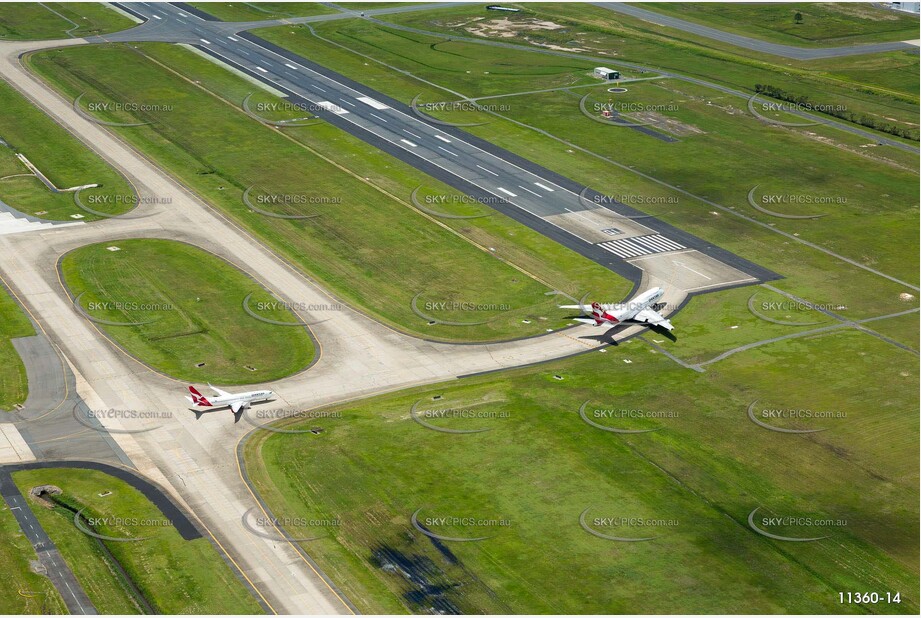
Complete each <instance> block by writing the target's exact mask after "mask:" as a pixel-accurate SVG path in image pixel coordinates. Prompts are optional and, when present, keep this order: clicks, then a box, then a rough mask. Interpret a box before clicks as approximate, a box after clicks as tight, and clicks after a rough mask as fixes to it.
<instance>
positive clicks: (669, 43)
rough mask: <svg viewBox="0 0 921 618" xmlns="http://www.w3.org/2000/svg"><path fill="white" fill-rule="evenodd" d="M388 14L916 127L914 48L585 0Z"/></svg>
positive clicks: (396, 20)
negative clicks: (679, 20) (808, 56)
mask: <svg viewBox="0 0 921 618" xmlns="http://www.w3.org/2000/svg"><path fill="white" fill-rule="evenodd" d="M816 6H819V5H816ZM737 10H741V9H740V7H737ZM382 21H384V22H390V23H393V24H399V25H402V26H408V27H411V28H418V29H420V30H421V31H423V32H435V33H442V34H444V35H448V36H464V37H472V38H481V39H483V40H487V39H492V40H494V41H498V42H501V43H503V44H507V43H515V44H519V45H521V46H522V48H523V49H530V50H531V51H532V53H541V54H545V55H547V54H549V55H553V54H555V53H557V52H562V53H566V54H569V55H570V57H572V56H575V57H578V56H581V55H585V56H586V57H587V59H589V58H593V59H594V61H595V62H597V61H599V60H601V61H603V62H604V64H609V63H610V64H613V65H615V66H613V67H612V68H615V69H616V68H619V67H620V63H621V62H629V63H639V64H641V65H642V66H644V67H649V68H651V69H653V70H666V71H676V72H678V73H680V74H683V75H686V76H689V77H694V78H700V79H703V80H707V81H708V82H711V83H716V84H720V85H724V86H730V87H732V88H736V89H739V90H742V91H745V92H753V91H754V86H755V84H759V83H760V84H773V85H776V86H778V87H781V88H783V89H784V90H787V91H791V92H796V93H797V94H808V95H809V96H810V97H811V98H814V99H818V100H821V101H823V102H829V101H834V102H835V103H841V102H846V104H847V109H848V110H850V111H853V112H867V113H873V114H881V113H883V114H884V116H885V117H887V118H894V119H895V120H896V121H898V122H900V123H901V124H902V126H905V127H914V128H917V127H916V119H915V115H916V114H915V111H916V109H917V104H918V79H919V78H918V55H917V54H913V53H911V52H908V51H900V52H889V53H881V54H873V55H869V56H856V57H848V58H827V59H820V60H811V61H795V60H788V59H784V58H778V57H777V56H772V55H769V54H759V53H756V52H751V51H748V50H742V49H740V48H738V47H735V46H732V45H729V44H724V43H720V42H717V41H714V40H712V39H708V38H703V37H697V36H695V35H691V34H688V33H685V32H681V31H678V30H669V35H668V36H666V35H665V34H663V32H662V29H661V28H659V27H657V26H654V25H653V24H650V23H648V22H645V21H642V20H639V19H635V18H632V17H629V16H626V15H621V14H618V13H614V12H612V11H610V10H607V9H605V8H603V7H598V6H591V5H587V4H581V3H580V4H574V3H540V4H532V5H528V6H527V8H526V10H525V11H524V12H523V13H521V14H519V15H516V16H514V17H508V16H504V17H503V18H497V17H495V16H489V15H486V16H484V14H483V11H481V10H480V9H479V8H478V7H470V6H468V7H464V6H461V7H450V8H445V9H441V10H436V11H426V12H424V13H408V14H401V15H387V16H384V17H383V18H382ZM507 22H508V23H507ZM342 26H343V23H342V22H339V23H337V24H327V25H320V26H318V28H317V29H318V32H334V31H336V30H338V29H339V28H340V27H342ZM295 31H297V28H295ZM279 32H281V30H280V29H279ZM626 68H629V67H626ZM915 141H917V138H916V140H915Z"/></svg>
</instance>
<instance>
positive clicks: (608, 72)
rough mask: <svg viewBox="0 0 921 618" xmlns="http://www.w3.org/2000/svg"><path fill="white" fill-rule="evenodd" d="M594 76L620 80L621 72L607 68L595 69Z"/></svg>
mask: <svg viewBox="0 0 921 618" xmlns="http://www.w3.org/2000/svg"><path fill="white" fill-rule="evenodd" d="M592 75H594V76H595V77H597V78H599V79H620V71H615V70H614V69H608V68H606V67H595V70H594V71H593V72H592Z"/></svg>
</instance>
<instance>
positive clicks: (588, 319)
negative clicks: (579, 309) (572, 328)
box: [572, 318, 598, 326]
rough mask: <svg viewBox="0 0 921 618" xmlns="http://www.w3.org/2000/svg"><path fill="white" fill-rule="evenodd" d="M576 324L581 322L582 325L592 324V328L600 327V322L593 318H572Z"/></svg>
mask: <svg viewBox="0 0 921 618" xmlns="http://www.w3.org/2000/svg"><path fill="white" fill-rule="evenodd" d="M572 320H573V321H574V322H581V323H582V324H590V325H591V326H598V322H597V321H596V320H593V319H591V318H572Z"/></svg>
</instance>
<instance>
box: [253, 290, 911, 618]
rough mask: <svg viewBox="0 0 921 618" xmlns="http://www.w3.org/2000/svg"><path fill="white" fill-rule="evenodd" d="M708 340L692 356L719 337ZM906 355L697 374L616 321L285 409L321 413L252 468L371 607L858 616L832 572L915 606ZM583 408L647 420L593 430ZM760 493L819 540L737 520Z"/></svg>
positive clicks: (873, 346)
mask: <svg viewBox="0 0 921 618" xmlns="http://www.w3.org/2000/svg"><path fill="white" fill-rule="evenodd" d="M735 292H736V291H730V292H721V293H718V294H713V295H708V296H707V297H706V299H705V300H707V301H710V300H711V299H717V297H719V296H721V295H726V294H731V293H735ZM701 300H704V299H695V300H693V301H692V303H691V304H692V307H691V308H689V311H695V310H694V307H693V305H695V304H696V303H698V302H701ZM719 309H720V308H715V307H713V306H708V305H703V306H701V307H700V308H699V309H698V310H696V311H697V313H695V317H696V318H702V319H711V320H713V319H718V316H719V315H721V314H720V312H719ZM717 329H718V327H717ZM710 342H711V344H710V346H709V347H707V348H706V351H707V354H708V355H715V354H716V353H717V352H718V351H720V350H723V349H725V348H726V347H730V346H731V345H732V344H731V343H729V341H728V340H720V339H719V338H717V337H711V338H710ZM676 353H677V354H679V355H682V352H681V351H676ZM601 359H603V360H601ZM625 361H629V363H628V362H625ZM599 362H602V363H603V365H602V366H599ZM916 365H917V363H916V362H915V357H914V356H912V355H911V354H909V353H907V352H905V351H903V350H900V349H898V348H896V347H894V346H891V345H889V344H886V343H884V342H881V341H879V340H877V339H874V338H872V337H869V336H867V335H865V334H862V333H859V332H857V331H853V330H850V331H847V332H838V333H830V334H826V335H823V336H817V337H811V338H808V339H799V340H791V341H786V342H778V343H775V344H770V345H768V346H765V347H761V348H758V349H756V350H752V351H748V352H744V353H740V354H737V355H734V356H732V357H729V358H727V359H726V360H724V361H720V362H719V363H718V364H715V365H711V366H709V367H708V368H707V371H706V372H705V373H696V372H693V371H690V370H688V369H685V368H682V367H680V366H679V365H677V364H675V363H674V362H673V361H671V360H669V359H667V358H666V357H665V356H663V355H661V354H657V353H655V352H654V351H653V350H652V349H650V347H649V346H648V345H647V344H646V343H644V342H642V341H640V340H631V341H629V342H627V343H624V344H621V346H619V347H618V348H617V349H611V350H609V351H608V352H606V353H605V354H603V355H602V354H598V353H594V354H590V355H584V356H581V357H577V358H573V359H567V360H565V361H561V362H555V363H552V364H547V365H544V366H543V367H542V368H539V369H538V370H537V371H535V370H533V369H528V370H518V371H512V372H504V373H501V374H493V375H490V376H480V377H476V378H470V379H464V380H462V381H460V382H457V383H452V384H448V385H441V386H433V387H427V388H420V389H413V390H410V391H403V392H401V393H397V394H393V395H387V396H382V397H377V398H374V399H369V400H365V401H361V402H357V403H352V404H347V405H342V406H337V407H335V408H329V409H326V410H325V412H326V414H324V415H321V414H320V413H319V411H318V413H317V415H316V417H315V418H312V419H311V420H310V422H309V423H304V422H303V421H301V422H300V423H290V424H287V425H285V429H289V430H290V429H304V430H306V429H309V428H316V427H320V428H321V429H322V432H320V433H304V434H301V435H293V434H277V433H271V432H261V433H257V434H255V435H254V436H253V437H252V438H251V439H250V441H249V442H248V443H247V444H246V447H245V449H246V451H245V457H246V465H247V470H248V472H249V475H250V478H251V479H253V481H254V483H255V486H256V488H257V489H258V491H259V492H260V494H261V496H262V497H263V498H264V499H266V500H267V501H268V503H269V505H270V506H271V508H272V510H273V513H274V514H275V516H276V517H278V518H279V520H280V521H283V522H294V523H292V524H291V525H289V526H288V528H287V529H288V532H289V533H290V534H291V535H292V536H294V537H320V538H319V539H318V540H314V541H309V542H305V543H304V548H305V550H306V551H308V552H309V553H310V555H311V556H312V557H313V558H314V559H315V560H317V561H318V562H319V563H320V565H321V566H322V567H323V569H324V570H325V571H326V572H327V574H328V575H330V576H331V577H332V579H333V580H334V581H335V582H336V583H337V585H339V586H340V587H342V588H343V590H344V592H345V593H346V595H347V596H348V597H349V598H350V599H351V600H352V601H353V602H355V603H356V604H357V605H358V607H359V609H360V610H362V611H364V612H369V613H390V612H401V611H412V612H419V611H423V610H430V609H431V608H433V607H434V608H436V609H438V610H442V611H455V612H460V613H538V614H539V613H594V614H603V613H629V612H631V611H636V608H637V607H642V608H643V611H646V612H650V613H672V612H679V613H680V612H688V611H690V612H692V613H719V612H724V611H743V612H750V613H818V614H825V613H831V614H836V613H841V612H844V613H862V612H864V611H866V610H867V608H866V607H861V606H848V605H841V604H840V603H839V598H838V591H841V590H851V589H854V590H863V589H872V588H873V587H874V586H878V585H880V584H879V582H885V584H884V588H885V590H881V591H880V592H886V591H889V592H893V593H894V592H901V603H900V604H892V605H887V606H886V607H885V611H887V612H892V613H914V612H916V611H917V607H918V597H917V582H918V564H917V544H918V533H917V521H918V493H917V456H916V455H917V448H918V420H917V413H916V412H917V411H916V408H917V398H916V384H917V379H918V375H917V367H916ZM880 366H885V367H889V369H887V370H886V371H884V372H881V373H876V374H875V375H876V376H877V378H878V379H874V381H872V382H871V383H867V381H866V380H864V379H863V378H862V376H863V375H865V372H866V371H873V367H880ZM778 385H782V386H778ZM691 392H692V393H694V397H693V398H692V399H689V398H688V393H691ZM752 402H756V407H757V410H756V414H757V417H756V418H758V419H759V420H761V421H762V422H764V423H768V424H772V425H774V426H776V427H779V428H783V429H797V430H810V429H824V431H822V432H819V433H813V434H802V435H792V434H785V433H780V432H776V431H772V430H770V429H767V428H765V427H762V426H759V425H757V424H756V423H754V422H752V421H751V420H750V419H749V418H748V416H747V409H748V407H749V406H750V405H751V404H752ZM414 404H415V405H414ZM583 404H585V407H584V408H583V407H582V406H583ZM580 409H582V410H583V412H584V416H585V418H587V419H588V421H591V422H592V423H594V424H595V425H600V426H601V427H605V428H608V429H617V430H629V431H638V430H640V431H641V430H654V431H648V432H646V433H633V434H617V433H613V432H611V431H605V430H603V429H601V428H599V427H598V426H593V425H592V424H590V423H589V422H587V421H586V420H585V418H580ZM806 411H808V412H809V413H810V414H809V415H807V414H805V412H806ZM419 421H422V422H419ZM423 423H425V424H426V425H428V426H425V425H423ZM432 426H434V427H437V428H439V429H449V430H455V431H458V430H466V431H476V430H480V432H479V433H472V434H467V435H458V434H456V433H455V434H450V433H444V432H441V431H437V430H434V429H432V428H431V427H432ZM484 429H485V430H487V431H482V430H484ZM881 479H885V481H882V480H881ZM346 488H347V489H346ZM756 507H760V510H759V511H758V513H756V520H755V525H756V526H758V527H760V528H762V529H763V530H765V531H767V532H769V533H772V534H777V535H782V536H788V537H807V538H809V537H817V536H826V535H827V536H828V538H827V539H824V540H821V541H815V542H784V541H779V540H772V539H770V538H765V537H764V536H761V535H760V534H759V533H757V532H756V531H755V530H753V529H752V528H751V527H750V526H749V523H748V517H749V515H750V514H751V513H752V511H753V510H754V509H755V508H756ZM586 510H587V513H586ZM414 513H417V517H416V523H417V524H418V525H414V524H413V523H412V515H413V514H414ZM583 514H584V519H583V523H584V524H585V526H587V527H588V528H591V529H592V530H594V531H595V532H599V533H601V534H604V535H607V536H611V537H616V538H619V539H647V538H651V540H648V541H634V542H630V541H617V540H610V539H605V538H599V537H597V536H595V535H593V534H592V533H591V532H589V531H587V530H586V529H585V527H584V526H582V525H581V524H580V515H583ZM779 517H790V518H792V519H787V520H785V521H784V522H783V523H782V524H778V523H777V522H776V521H775V520H773V519H772V518H779ZM765 519H767V520H770V521H768V522H767V523H765ZM309 521H319V522H327V521H332V522H336V525H335V526H325V527H322V528H321V527H316V526H314V527H311V526H309V525H306V524H302V523H301V522H309ZM803 522H805V523H803ZM427 533H432V534H435V535H438V536H441V537H449V538H481V537H486V538H484V540H481V541H476V542H461V541H457V540H453V541H452V540H439V539H437V538H431V537H430V536H428V534H427ZM876 609H880V608H879V607H877V608H876Z"/></svg>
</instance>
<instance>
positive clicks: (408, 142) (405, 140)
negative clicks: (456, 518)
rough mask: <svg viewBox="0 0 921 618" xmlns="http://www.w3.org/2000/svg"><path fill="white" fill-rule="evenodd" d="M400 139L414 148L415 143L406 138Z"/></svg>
mask: <svg viewBox="0 0 921 618" xmlns="http://www.w3.org/2000/svg"><path fill="white" fill-rule="evenodd" d="M400 141H401V142H403V143H404V144H409V145H410V146H412V147H413V148H415V147H416V146H417V144H414V143H412V142H411V141H409V140H408V139H402V138H401V139H400Z"/></svg>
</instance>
